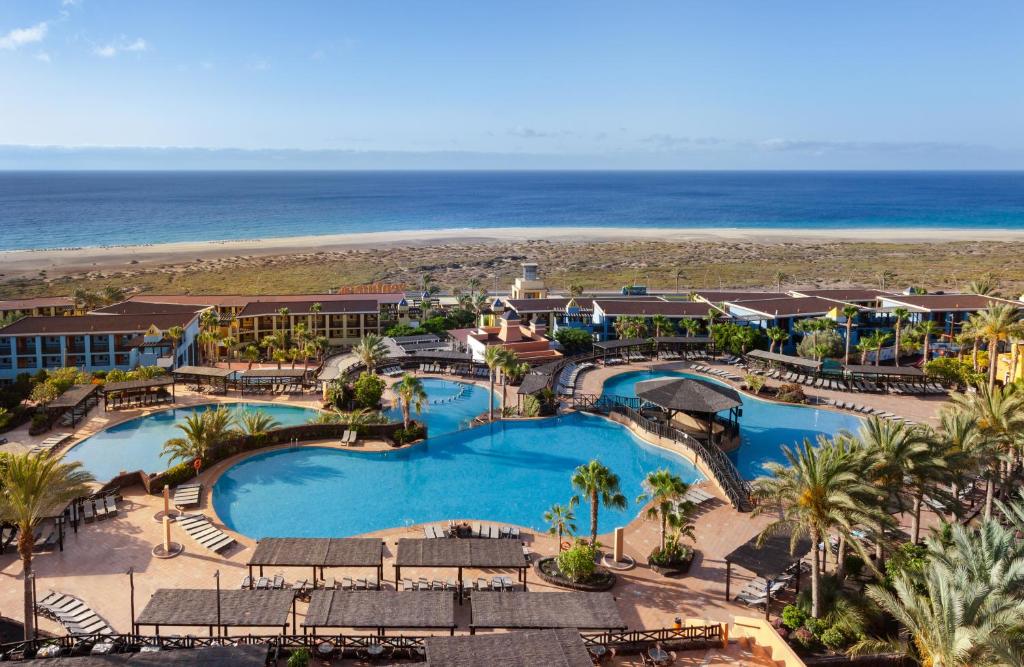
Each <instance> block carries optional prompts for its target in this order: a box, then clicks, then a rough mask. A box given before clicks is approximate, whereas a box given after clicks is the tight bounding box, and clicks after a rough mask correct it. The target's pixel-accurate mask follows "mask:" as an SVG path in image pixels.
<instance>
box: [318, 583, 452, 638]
mask: <svg viewBox="0 0 1024 667" xmlns="http://www.w3.org/2000/svg"><path fill="white" fill-rule="evenodd" d="M302 626H303V627H304V628H313V629H314V634H315V632H316V631H315V629H316V628H359V629H366V628H373V629H375V630H377V631H379V632H381V633H383V632H384V631H385V630H387V629H389V628H392V629H406V628H420V629H428V630H441V629H444V630H454V628H455V600H454V598H453V596H452V593H451V591H415V592H399V591H338V590H318V591H313V594H312V597H311V598H310V600H309V609H308V610H307V611H306V620H304V621H303V622H302Z"/></svg>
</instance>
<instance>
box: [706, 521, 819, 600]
mask: <svg viewBox="0 0 1024 667" xmlns="http://www.w3.org/2000/svg"><path fill="white" fill-rule="evenodd" d="M758 540H759V537H752V538H750V539H749V540H747V541H746V542H745V543H743V544H741V545H740V546H738V547H736V548H735V549H733V550H732V552H731V553H729V555H728V556H726V557H725V599H726V601H728V600H729V591H730V587H731V584H732V566H733V565H738V566H740V567H742V568H743V569H744V570H748V571H750V572H753V573H754V574H755V575H756V576H758V577H761V578H762V579H764V580H765V581H766V582H768V587H767V596H766V598H767V600H766V603H765V606H764V616H765V618H768V608H769V606H770V605H771V601H772V598H771V587H772V583H773V582H774V580H775V579H777V578H778V577H779V575H781V574H783V573H784V572H785V571H786V570H787V569H788V568H789V567H790V566H792V565H793V564H794V563H798V562H800V560H801V559H802V558H803V557H804V554H806V553H807V552H808V551H810V550H811V540H810V539H809V538H806V537H802V538H800V539H799V540H797V541H796V544H795V545H794V544H793V543H792V538H791V537H790V536H789V535H786V534H784V533H780V534H777V535H771V536H769V537H766V538H765V539H764V541H763V543H761V544H759V543H758ZM791 547H792V548H791ZM796 592H797V593H799V592H800V576H799V575H797V578H796Z"/></svg>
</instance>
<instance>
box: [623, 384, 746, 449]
mask: <svg viewBox="0 0 1024 667" xmlns="http://www.w3.org/2000/svg"><path fill="white" fill-rule="evenodd" d="M636 396H637V398H639V399H640V400H641V401H644V402H647V403H653V404H654V405H657V406H658V407H659V408H661V409H662V410H664V411H665V412H666V413H667V414H668V420H669V423H671V422H672V419H673V418H674V417H675V416H676V415H677V414H678V413H680V412H682V413H685V414H687V415H690V416H692V417H694V418H699V419H700V420H701V421H703V422H705V423H706V424H707V428H706V432H707V437H708V442H714V425H715V423H716V419H715V416H716V415H717V414H719V413H721V412H725V411H728V415H729V416H728V423H727V424H725V426H726V428H729V429H735V428H737V426H738V424H739V416H740V414H741V413H740V409H741V407H742V405H743V401H742V400H740V395H739V392H737V391H736V390H735V389H733V388H731V387H726V386H725V385H721V384H717V383H714V382H708V381H705V380H699V379H696V378H660V379H657V380H644V381H643V382H637V383H636Z"/></svg>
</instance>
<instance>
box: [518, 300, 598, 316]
mask: <svg viewBox="0 0 1024 667" xmlns="http://www.w3.org/2000/svg"><path fill="white" fill-rule="evenodd" d="M569 301H570V299H569V297H564V298H548V299H511V300H509V301H507V302H506V303H507V304H508V306H509V307H510V308H512V309H513V310H515V311H516V312H517V313H552V312H558V311H563V310H565V309H566V307H567V306H568V305H569ZM576 305H577V306H579V308H580V310H591V309H592V308H593V307H594V300H593V299H585V298H583V297H576Z"/></svg>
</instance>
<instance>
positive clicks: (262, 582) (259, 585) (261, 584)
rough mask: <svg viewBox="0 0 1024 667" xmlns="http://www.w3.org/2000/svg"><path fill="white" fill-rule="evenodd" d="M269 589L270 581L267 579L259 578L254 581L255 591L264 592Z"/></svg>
mask: <svg viewBox="0 0 1024 667" xmlns="http://www.w3.org/2000/svg"><path fill="white" fill-rule="evenodd" d="M269 588H270V579H269V578H268V577H260V578H259V579H257V580H256V590H258V591H265V590H268V589H269Z"/></svg>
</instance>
